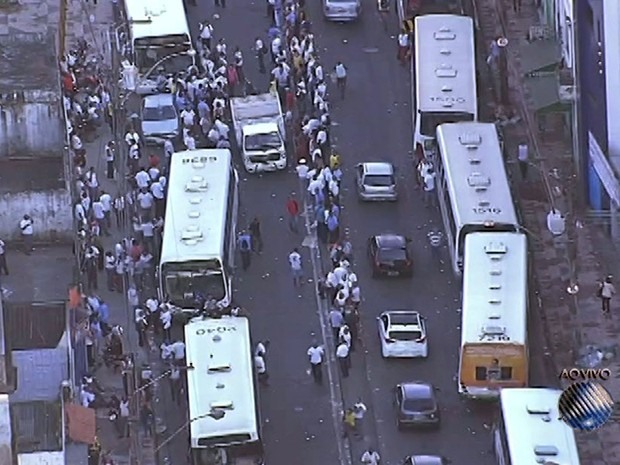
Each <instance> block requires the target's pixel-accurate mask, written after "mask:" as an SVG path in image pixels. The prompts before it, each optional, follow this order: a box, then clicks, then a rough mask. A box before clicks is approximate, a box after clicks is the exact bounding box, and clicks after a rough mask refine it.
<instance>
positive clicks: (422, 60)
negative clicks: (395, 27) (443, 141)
mask: <svg viewBox="0 0 620 465" xmlns="http://www.w3.org/2000/svg"><path fill="white" fill-rule="evenodd" d="M414 35H415V37H414V46H415V60H414V81H415V83H414V88H415V95H414V100H415V107H414V108H415V113H414V115H415V134H414V148H415V147H417V145H418V144H420V145H422V147H423V148H424V153H425V154H427V155H428V154H430V153H432V151H433V150H434V139H435V130H436V128H437V126H439V125H440V124H442V123H455V122H459V121H475V120H477V119H478V94H477V91H476V46H475V42H474V23H473V21H472V19H471V18H469V17H467V16H458V15H449V14H436V15H422V16H417V17H416V18H415V30H414Z"/></svg>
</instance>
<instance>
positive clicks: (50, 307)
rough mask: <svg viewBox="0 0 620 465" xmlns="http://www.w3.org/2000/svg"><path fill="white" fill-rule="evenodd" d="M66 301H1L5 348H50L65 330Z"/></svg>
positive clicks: (56, 344) (56, 342) (54, 345)
mask: <svg viewBox="0 0 620 465" xmlns="http://www.w3.org/2000/svg"><path fill="white" fill-rule="evenodd" d="M66 319H67V311H66V306H65V302H50V303H38V302H26V303H22V302H10V301H5V302H4V321H5V331H6V345H7V348H10V349H11V350H13V351H15V350H30V349H53V348H55V347H57V346H58V343H59V342H60V339H61V337H62V335H63V333H64V332H65V329H66Z"/></svg>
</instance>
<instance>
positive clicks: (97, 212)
mask: <svg viewBox="0 0 620 465" xmlns="http://www.w3.org/2000/svg"><path fill="white" fill-rule="evenodd" d="M91 208H92V211H93V218H95V220H97V224H98V225H99V227H100V228H101V231H102V232H103V234H105V235H106V236H109V235H110V233H109V231H108V222H107V221H106V218H105V212H104V210H103V204H102V203H101V201H100V200H96V201H94V202H93V205H92V206H91Z"/></svg>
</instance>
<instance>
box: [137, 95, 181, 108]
mask: <svg viewBox="0 0 620 465" xmlns="http://www.w3.org/2000/svg"><path fill="white" fill-rule="evenodd" d="M168 106H174V101H173V99H172V94H155V95H147V96H146V97H144V108H157V107H168Z"/></svg>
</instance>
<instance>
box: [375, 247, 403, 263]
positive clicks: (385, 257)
mask: <svg viewBox="0 0 620 465" xmlns="http://www.w3.org/2000/svg"><path fill="white" fill-rule="evenodd" d="M378 255H379V260H381V261H386V262H394V261H397V260H407V251H406V250H405V249H379V254H378Z"/></svg>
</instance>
